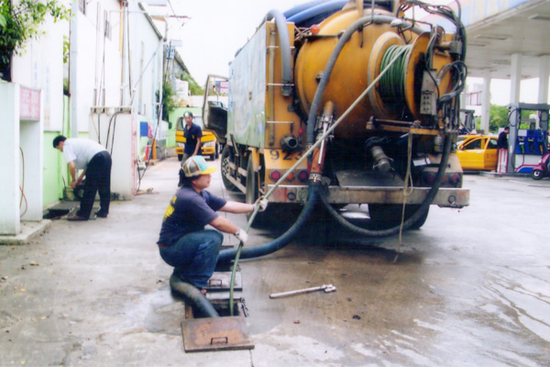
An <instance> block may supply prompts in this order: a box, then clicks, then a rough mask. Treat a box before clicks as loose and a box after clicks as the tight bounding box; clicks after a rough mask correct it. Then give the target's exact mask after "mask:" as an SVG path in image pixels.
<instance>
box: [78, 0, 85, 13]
mask: <svg viewBox="0 0 550 367" xmlns="http://www.w3.org/2000/svg"><path fill="white" fill-rule="evenodd" d="M78 8H79V9H80V11H81V12H82V14H86V0H78Z"/></svg>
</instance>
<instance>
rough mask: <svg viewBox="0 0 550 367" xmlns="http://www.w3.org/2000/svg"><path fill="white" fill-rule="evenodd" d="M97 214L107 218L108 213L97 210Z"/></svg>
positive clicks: (99, 216)
mask: <svg viewBox="0 0 550 367" xmlns="http://www.w3.org/2000/svg"><path fill="white" fill-rule="evenodd" d="M95 216H96V217H98V218H107V213H104V212H102V211H101V210H100V211H97V212H95Z"/></svg>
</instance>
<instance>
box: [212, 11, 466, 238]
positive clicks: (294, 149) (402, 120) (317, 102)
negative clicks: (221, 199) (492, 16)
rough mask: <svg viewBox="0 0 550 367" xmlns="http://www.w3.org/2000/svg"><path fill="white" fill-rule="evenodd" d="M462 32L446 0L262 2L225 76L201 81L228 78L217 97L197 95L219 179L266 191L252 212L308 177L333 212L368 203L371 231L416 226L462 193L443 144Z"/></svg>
mask: <svg viewBox="0 0 550 367" xmlns="http://www.w3.org/2000/svg"><path fill="white" fill-rule="evenodd" d="M419 13H423V14H427V15H428V16H427V17H425V19H424V20H418V19H413V18H412V16H413V15H414V14H419ZM436 22H438V23H436ZM438 24H441V25H438ZM465 37H466V34H465V30H464V27H463V26H462V24H461V22H460V19H459V17H458V15H457V13H456V12H455V9H451V8H450V7H448V6H434V5H429V4H424V3H422V2H419V1H365V2H363V1H340V2H339V1H311V2H309V3H306V4H302V5H299V6H296V7H295V8H293V9H291V10H289V11H287V12H284V13H283V12H280V11H277V10H273V11H271V12H269V13H268V14H267V16H266V18H265V19H264V21H263V22H262V23H261V25H260V26H259V27H258V29H257V31H256V33H255V34H254V36H253V37H252V38H250V40H249V41H248V42H247V44H246V45H244V46H243V47H242V48H241V49H240V50H239V51H238V52H237V55H236V57H235V59H234V61H233V62H232V63H231V64H230V70H229V78H227V80H223V79H224V78H222V77H219V76H212V77H209V79H208V81H207V86H206V90H207V92H211V91H212V90H216V88H217V87H219V86H221V85H226V86H228V87H227V94H228V105H227V106H225V105H223V104H222V103H220V102H216V101H212V100H209V99H208V98H205V105H204V107H203V117H204V123H205V126H206V127H207V128H208V129H210V130H211V131H213V132H214V133H215V134H216V136H217V138H218V140H219V141H220V142H221V143H222V144H223V145H224V148H223V151H222V157H221V173H222V175H223V183H224V185H225V187H226V188H227V189H229V190H234V191H241V192H243V193H245V194H246V201H247V202H249V203H252V202H254V201H255V200H256V199H257V198H258V197H259V196H265V195H266V194H267V193H270V195H269V197H268V200H269V202H270V206H269V209H271V214H270V211H269V210H268V211H267V213H265V212H264V213H258V215H263V219H267V220H269V219H270V218H271V219H272V220H278V219H279V217H280V215H279V216H274V215H272V214H273V210H276V208H277V207H278V208H279V209H280V208H281V207H283V208H284V207H285V206H288V208H290V206H292V205H294V206H295V207H296V206H304V205H309V204H308V195H310V194H311V191H312V185H314V186H315V187H316V188H315V190H316V192H318V198H317V202H323V203H325V205H326V206H327V208H329V209H330V210H331V211H332V212H338V211H339V210H340V209H341V208H343V207H345V206H347V205H348V204H367V205H368V214H369V216H370V219H371V220H372V221H373V222H374V223H375V224H376V228H377V229H378V230H379V232H376V231H374V232H373V233H374V234H375V235H387V234H394V233H396V232H395V231H393V232H392V231H390V232H388V230H390V229H392V228H397V227H398V226H399V225H400V224H402V223H403V222H405V223H406V225H405V229H406V228H419V227H420V226H422V225H423V224H424V222H425V220H426V217H427V215H428V208H429V205H438V206H440V207H451V208H460V207H463V206H466V205H468V203H469V191H468V190H466V189H463V188H462V181H463V174H462V169H461V166H460V164H459V162H458V159H457V157H456V154H455V149H456V137H457V132H458V129H459V124H460V121H459V112H460V102H459V97H460V93H461V92H462V90H463V89H464V85H465V79H466V73H467V69H466V65H465V64H464V59H465V54H466V42H465ZM227 81H228V82H227ZM311 148H313V149H311ZM304 155H307V157H306V158H304V159H302V157H304ZM300 160H301V163H300V164H299V165H298V166H296V167H295V169H294V170H293V171H292V172H291V173H289V172H288V170H289V169H290V168H293V166H295V165H296V163H297V162H299V161H300ZM281 178H284V180H282V181H281V182H279V181H280V179H281ZM278 182H279V185H278V186H277V187H275V186H274V185H275V184H276V183H278ZM403 207H405V212H404V215H403V216H402V210H403ZM289 212H291V211H289Z"/></svg>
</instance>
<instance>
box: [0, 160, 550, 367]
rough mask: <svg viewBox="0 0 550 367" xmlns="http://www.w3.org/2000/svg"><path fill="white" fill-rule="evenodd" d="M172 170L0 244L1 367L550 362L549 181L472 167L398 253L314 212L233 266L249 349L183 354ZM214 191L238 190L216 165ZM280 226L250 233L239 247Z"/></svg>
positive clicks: (157, 171) (166, 166) (391, 243)
mask: <svg viewBox="0 0 550 367" xmlns="http://www.w3.org/2000/svg"><path fill="white" fill-rule="evenodd" d="M216 164H219V162H216ZM178 165H179V163H178V162H177V160H176V159H174V158H171V159H168V160H166V161H162V162H159V163H157V164H156V165H154V166H151V167H149V169H148V170H147V172H146V174H145V177H144V179H143V181H142V183H141V187H140V188H141V189H142V190H147V189H151V190H149V192H150V193H147V194H143V195H139V196H136V197H135V198H134V199H133V200H132V201H126V202H113V203H112V208H111V213H110V215H109V218H107V219H97V220H93V221H88V222H67V221H66V220H54V221H52V223H51V226H50V227H49V229H48V230H47V232H46V233H44V234H43V235H42V236H39V237H38V238H37V239H36V240H33V241H32V242H31V243H29V244H27V245H16V246H0V366H2V367H3V366H22V365H25V366H52V365H56V366H57V365H65V366H179V365H187V366H255V367H259V366H285V367H288V366H548V365H550V251H548V246H549V244H550V241H549V238H550V235H549V234H548V219H549V218H548V215H549V213H550V210H549V206H550V180H549V179H544V180H542V181H533V180H531V179H530V178H526V177H518V178H514V177H502V178H495V177H490V176H489V177H488V176H482V175H467V176H465V186H466V187H468V188H470V190H471V200H470V201H471V205H470V206H469V207H468V208H464V209H461V210H452V209H441V208H437V207H432V209H431V210H430V216H429V217H428V220H427V222H426V224H425V225H424V226H423V227H422V228H421V229H420V230H417V231H410V232H407V233H405V234H404V235H403V239H402V244H401V252H400V253H399V254H398V253H397V251H396V250H397V248H398V246H399V238H398V237H397V236H395V237H391V238H385V239H362V240H361V241H359V240H357V239H356V238H353V236H351V235H350V234H349V233H345V232H343V231H342V230H341V229H339V228H338V227H337V226H336V225H335V224H334V223H332V222H331V221H330V220H328V219H326V218H325V217H324V215H323V214H322V212H319V211H317V212H316V215H315V217H314V218H313V219H312V220H311V221H310V222H309V223H308V225H307V226H306V228H304V229H303V230H302V232H301V233H300V235H299V236H298V237H297V238H296V239H295V241H293V242H292V243H291V244H289V245H288V246H287V247H286V248H284V249H282V250H280V251H278V252H276V253H274V254H271V255H268V256H266V257H264V258H259V259H253V260H243V261H241V262H240V267H241V270H242V277H243V283H244V291H243V296H244V298H245V300H246V305H247V307H248V311H249V312H248V317H247V318H246V323H247V325H248V328H249V331H250V336H251V339H252V342H253V343H254V345H255V348H254V349H252V350H240V351H217V352H201V353H186V352H185V351H184V349H183V340H182V334H181V326H180V323H181V322H182V321H183V320H184V307H183V304H182V301H181V299H179V298H177V297H175V296H173V295H172V294H171V292H170V286H169V284H168V279H169V277H170V274H171V267H169V266H168V265H166V264H164V262H163V261H162V260H161V258H160V256H159V255H158V249H157V247H156V245H155V242H156V240H157V236H158V232H159V229H160V225H161V221H162V217H163V214H164V210H165V209H166V206H167V204H168V202H169V200H170V198H171V196H172V195H173V193H174V192H175V190H176V188H177V187H176V186H177V171H178V167H179V166H178ZM211 191H212V192H214V193H216V194H218V195H223V196H225V197H227V198H229V199H238V200H243V196H242V195H236V194H234V193H228V192H226V191H225V190H224V189H223V187H222V184H221V180H220V178H219V175H215V179H214V180H213V183H212V186H211ZM356 215H357V216H358V217H361V213H359V214H356ZM228 217H229V218H230V219H231V220H233V221H235V222H237V224H238V225H239V226H241V227H243V228H244V227H245V226H246V218H245V216H244V215H240V216H235V215H228ZM284 219H285V213H284V212H283V213H281V215H280V217H279V218H278V220H280V221H282V222H284ZM282 226H284V224H283V225H277V226H274V227H272V228H267V229H252V230H251V231H250V235H251V236H250V238H249V244H248V245H249V246H254V245H259V244H262V243H265V242H267V241H269V240H271V239H272V238H274V237H276V236H277V235H279V234H280V233H281V231H282V228H281V227H282ZM225 241H226V242H228V243H231V242H232V243H233V244H236V240H235V239H233V238H230V237H229V236H226V239H225ZM397 255H398V256H397ZM396 257H397V260H396V261H394V260H395V259H396ZM329 283H330V284H333V285H335V286H336V287H337V289H338V290H337V291H336V292H333V293H322V292H316V293H310V294H305V295H299V296H293V297H288V298H282V299H270V298H269V294H271V293H275V292H281V291H287V290H293V289H300V288H307V287H312V286H316V285H322V284H329Z"/></svg>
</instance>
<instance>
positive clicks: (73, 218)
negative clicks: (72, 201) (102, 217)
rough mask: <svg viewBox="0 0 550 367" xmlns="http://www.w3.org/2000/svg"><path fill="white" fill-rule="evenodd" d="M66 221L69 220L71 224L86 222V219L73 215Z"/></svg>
mask: <svg viewBox="0 0 550 367" xmlns="http://www.w3.org/2000/svg"><path fill="white" fill-rule="evenodd" d="M67 220H70V221H71V222H76V221H84V220H88V218H84V217H81V216H79V215H73V216H72V217H69V218H67Z"/></svg>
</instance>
